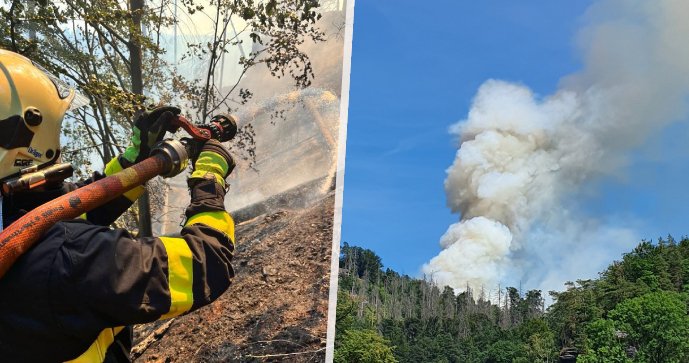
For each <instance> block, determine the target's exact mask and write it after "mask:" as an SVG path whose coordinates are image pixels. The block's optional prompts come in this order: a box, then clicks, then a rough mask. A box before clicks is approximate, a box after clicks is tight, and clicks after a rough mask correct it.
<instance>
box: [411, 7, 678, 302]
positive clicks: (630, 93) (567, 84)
mask: <svg viewBox="0 0 689 363" xmlns="http://www.w3.org/2000/svg"><path fill="white" fill-rule="evenodd" d="M687 16H689V2H687V1H683V0H660V1H641V0H636V1H627V0H603V1H600V2H598V3H597V4H595V5H593V6H592V7H591V8H590V9H588V11H587V13H586V15H585V18H584V20H585V26H584V27H583V28H582V29H581V30H580V32H579V35H578V38H577V40H578V45H579V47H580V49H581V51H582V54H583V59H584V65H585V66H584V69H583V70H582V71H581V72H580V73H577V74H574V75H570V76H567V77H564V78H563V79H562V80H561V82H560V87H559V89H558V91H557V92H555V93H554V94H553V95H549V96H546V97H541V96H538V95H535V94H534V93H533V92H532V91H531V90H529V88H528V87H526V86H524V85H520V84H514V83H508V82H504V81H499V80H488V81H486V82H485V83H484V84H483V85H482V86H481V87H480V88H479V90H478V92H477V94H476V96H475V98H474V100H473V104H472V106H471V109H470V111H469V114H468V116H467V118H466V119H465V120H463V121H460V122H459V123H457V124H455V125H453V126H452V127H451V133H453V134H455V135H457V136H458V138H459V142H460V146H459V150H458V151H457V155H456V158H455V160H454V162H453V164H452V166H451V167H450V168H449V169H448V170H447V174H448V175H447V179H446V180H445V190H446V193H447V199H448V205H449V206H450V208H451V209H452V211H453V212H457V213H460V215H461V219H460V220H459V222H458V223H455V224H453V225H451V226H450V227H449V228H448V230H447V232H446V233H445V234H444V235H443V236H442V238H441V241H440V245H441V247H442V251H441V252H440V254H439V255H438V256H436V257H434V258H433V259H431V261H430V262H428V263H427V264H425V265H424V266H423V272H424V273H425V274H426V275H428V276H431V277H432V278H433V279H434V280H435V281H436V282H437V283H439V284H441V285H448V286H451V287H453V288H455V289H464V288H465V287H466V286H470V287H473V288H481V287H493V286H497V284H498V282H500V281H503V282H504V281H506V279H507V280H511V281H514V280H516V279H520V280H521V281H524V282H527V283H528V284H530V286H529V287H540V288H557V287H561V286H562V285H561V284H562V283H563V282H564V280H562V279H564V278H574V277H577V275H576V273H577V272H581V271H582V270H585V269H586V266H588V265H590V261H591V260H596V259H600V258H601V257H600V253H601V252H604V251H605V248H606V247H610V244H611V243H619V242H617V241H620V240H625V239H626V243H635V242H637V241H635V240H630V239H633V238H635V237H636V235H635V234H634V232H633V231H632V230H630V229H629V228H627V227H625V226H622V225H615V224H611V223H608V222H606V221H596V220H592V219H590V218H586V216H582V215H579V214H580V213H577V212H576V209H577V208H576V203H575V202H573V196H575V195H576V194H575V193H577V192H578V191H579V190H581V188H582V186H584V185H586V183H588V182H590V181H592V180H595V179H596V178H599V177H601V176H605V175H611V174H615V173H618V172H620V171H621V170H623V169H624V167H625V165H626V162H627V161H626V157H627V155H628V154H629V151H631V150H632V149H634V148H635V147H639V146H640V145H642V144H643V143H644V141H645V140H646V139H647V138H648V137H649V136H650V135H653V134H654V133H657V132H658V131H659V130H661V129H662V128H663V127H665V126H667V125H669V124H670V123H672V122H675V121H678V120H681V119H682V118H683V117H685V116H686V106H687V104H686V100H687V95H688V94H689V47H687V46H686V40H687V39H689V22H688V21H686V18H687ZM627 246H628V245H627ZM566 251H575V252H574V253H572V254H571V255H569V256H567V255H568V253H567V252H566ZM607 262H609V261H607ZM597 267H599V266H596V268H597ZM572 274H574V275H573V276H572Z"/></svg>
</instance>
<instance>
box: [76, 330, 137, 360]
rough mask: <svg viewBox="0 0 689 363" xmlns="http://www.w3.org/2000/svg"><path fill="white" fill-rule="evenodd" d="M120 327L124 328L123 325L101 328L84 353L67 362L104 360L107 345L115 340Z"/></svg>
mask: <svg viewBox="0 0 689 363" xmlns="http://www.w3.org/2000/svg"><path fill="white" fill-rule="evenodd" d="M122 329H124V327H123V326H120V327H117V328H108V329H105V330H103V331H102V332H100V334H98V337H97V338H96V340H95V341H94V342H93V343H91V346H90V347H89V348H88V349H86V351H85V352H84V353H82V354H81V355H80V356H78V357H77V358H75V359H73V360H70V361H68V362H67V363H92V362H102V361H104V360H105V353H107V351H108V347H109V346H110V345H111V344H112V343H113V342H114V341H115V335H117V334H119V333H120V332H121V331H122Z"/></svg>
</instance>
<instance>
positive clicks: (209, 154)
mask: <svg viewBox="0 0 689 363" xmlns="http://www.w3.org/2000/svg"><path fill="white" fill-rule="evenodd" d="M234 167H235V163H234V160H233V159H232V156H231V155H230V151H229V150H227V148H226V147H224V146H223V145H222V144H221V143H220V142H219V141H217V140H209V141H207V142H206V143H205V144H204V145H203V147H201V152H200V153H199V156H198V158H197V159H196V160H194V172H193V173H191V177H190V178H189V179H190V180H189V181H190V184H191V183H193V181H194V180H195V179H215V181H216V182H217V183H218V184H220V185H221V186H223V187H225V178H227V177H228V176H229V175H230V173H232V170H233V169H234Z"/></svg>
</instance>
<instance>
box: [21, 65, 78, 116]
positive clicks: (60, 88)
mask: <svg viewBox="0 0 689 363" xmlns="http://www.w3.org/2000/svg"><path fill="white" fill-rule="evenodd" d="M31 63H33V65H34V66H35V67H36V68H38V69H40V70H41V71H42V72H43V73H44V74H45V75H46V76H48V78H49V79H50V81H51V82H53V85H55V89H56V90H57V94H58V96H60V98H61V99H63V100H64V99H67V98H69V97H72V100H71V102H70V104H69V107H67V112H69V111H74V110H76V109H78V108H80V107H84V106H87V105H88V104H89V99H88V97H86V96H84V95H83V94H82V93H81V92H79V91H77V90H76V89H74V87H72V86H70V85H69V84H67V82H65V81H63V80H61V79H60V78H59V77H57V76H56V75H54V74H52V73H50V72H49V71H48V70H47V69H45V68H44V67H43V66H41V65H40V64H38V63H36V62H33V61H32V62H31Z"/></svg>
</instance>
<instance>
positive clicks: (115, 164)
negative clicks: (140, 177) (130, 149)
mask: <svg viewBox="0 0 689 363" xmlns="http://www.w3.org/2000/svg"><path fill="white" fill-rule="evenodd" d="M123 169H124V168H123V167H122V165H121V164H120V161H119V160H118V159H117V158H113V159H112V160H110V162H108V164H107V165H105V170H104V172H105V175H107V176H110V175H113V174H115V173H117V172H119V171H122V170H123ZM144 190H145V189H144V186H143V185H139V186H136V187H134V189H132V190H130V191H128V192H126V193H124V194H123V195H124V196H125V197H127V199H129V200H131V201H135V200H137V199H138V198H139V197H140V196H141V194H144Z"/></svg>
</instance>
